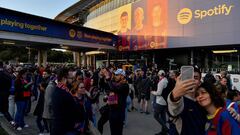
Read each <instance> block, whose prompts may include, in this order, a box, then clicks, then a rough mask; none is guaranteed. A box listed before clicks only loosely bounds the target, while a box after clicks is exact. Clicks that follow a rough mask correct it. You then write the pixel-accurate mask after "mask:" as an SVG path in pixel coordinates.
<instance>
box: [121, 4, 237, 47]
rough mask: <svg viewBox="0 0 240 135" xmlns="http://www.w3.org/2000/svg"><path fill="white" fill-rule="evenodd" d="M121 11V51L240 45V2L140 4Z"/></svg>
mask: <svg viewBox="0 0 240 135" xmlns="http://www.w3.org/2000/svg"><path fill="white" fill-rule="evenodd" d="M120 8H121V14H119V17H118V18H119V23H120V25H119V29H118V32H117V35H118V36H119V39H118V46H117V47H118V50H120V51H129V50H130V51H131V50H147V49H160V48H180V47H196V46H213V45H214V46H215V45H228V44H231V45H233V44H240V38H239V35H240V27H239V24H240V0H140V1H138V2H135V3H133V4H131V6H128V9H126V8H125V10H124V9H123V7H120Z"/></svg>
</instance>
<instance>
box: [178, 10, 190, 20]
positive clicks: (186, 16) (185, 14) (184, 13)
mask: <svg viewBox="0 0 240 135" xmlns="http://www.w3.org/2000/svg"><path fill="white" fill-rule="evenodd" d="M177 20H178V22H179V23H180V24H188V23H189V22H190V21H191V20H192V10H191V9H189V8H183V9H182V10H180V11H179V13H178V16H177Z"/></svg>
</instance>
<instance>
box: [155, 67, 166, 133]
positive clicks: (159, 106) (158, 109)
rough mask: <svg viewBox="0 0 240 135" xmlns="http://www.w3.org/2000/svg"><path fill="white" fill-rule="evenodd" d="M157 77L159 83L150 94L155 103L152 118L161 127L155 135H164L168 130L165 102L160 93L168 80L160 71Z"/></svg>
mask: <svg viewBox="0 0 240 135" xmlns="http://www.w3.org/2000/svg"><path fill="white" fill-rule="evenodd" d="M158 76H159V82H158V86H157V91H152V92H151V93H152V94H153V95H155V96H156V98H155V101H154V102H156V103H155V104H154V105H153V107H154V118H155V119H156V120H157V122H158V123H159V124H160V125H162V131H161V132H159V133H157V134H156V135H165V134H167V132H168V128H167V126H166V109H167V102H166V101H165V100H164V98H163V97H162V92H163V90H164V88H166V87H167V84H168V80H167V78H166V77H165V72H164V71H163V70H160V71H159V72H158Z"/></svg>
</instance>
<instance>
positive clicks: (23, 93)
mask: <svg viewBox="0 0 240 135" xmlns="http://www.w3.org/2000/svg"><path fill="white" fill-rule="evenodd" d="M25 76H26V70H25V69H22V70H20V71H19V73H18V75H17V78H16V81H15V102H16V105H17V112H16V115H15V122H16V129H17V130H22V128H23V127H28V125H27V124H25V122H24V114H25V110H26V107H27V100H28V98H29V96H30V94H31V92H30V90H29V87H30V86H31V85H32V82H29V83H28V82H27V81H26V80H25V79H24V78H25Z"/></svg>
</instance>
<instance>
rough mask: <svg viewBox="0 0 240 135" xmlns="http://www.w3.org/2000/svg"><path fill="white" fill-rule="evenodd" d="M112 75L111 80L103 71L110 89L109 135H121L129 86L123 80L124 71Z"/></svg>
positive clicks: (120, 70) (119, 70)
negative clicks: (112, 78)
mask: <svg viewBox="0 0 240 135" xmlns="http://www.w3.org/2000/svg"><path fill="white" fill-rule="evenodd" d="M114 74H115V76H114V80H111V79H110V78H111V77H110V74H109V73H108V72H107V71H106V70H105V71H104V76H105V79H106V81H107V83H108V85H109V88H110V93H109V95H108V101H107V103H108V105H109V108H110V109H109V123H110V130H111V135H122V133H123V124H124V123H123V121H124V119H125V109H126V101H127V96H128V93H129V86H128V84H127V81H126V79H125V75H126V74H125V71H124V70H122V69H118V70H117V71H115V72H114Z"/></svg>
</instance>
